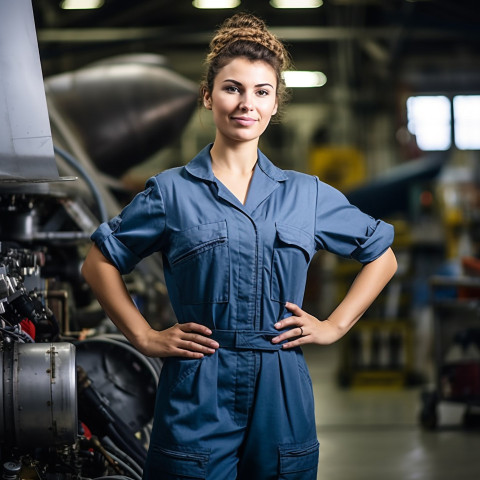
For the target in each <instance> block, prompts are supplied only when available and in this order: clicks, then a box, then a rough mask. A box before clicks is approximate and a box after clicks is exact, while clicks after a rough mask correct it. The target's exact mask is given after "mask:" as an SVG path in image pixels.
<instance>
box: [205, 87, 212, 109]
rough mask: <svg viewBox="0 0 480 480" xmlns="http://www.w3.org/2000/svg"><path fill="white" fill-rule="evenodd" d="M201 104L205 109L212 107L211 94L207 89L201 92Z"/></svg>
mask: <svg viewBox="0 0 480 480" xmlns="http://www.w3.org/2000/svg"><path fill="white" fill-rule="evenodd" d="M203 105H204V107H205V108H206V109H207V110H211V109H212V96H211V95H210V92H208V91H207V90H205V91H204V92H203Z"/></svg>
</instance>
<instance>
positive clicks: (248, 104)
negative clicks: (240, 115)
mask: <svg viewBox="0 0 480 480" xmlns="http://www.w3.org/2000/svg"><path fill="white" fill-rule="evenodd" d="M240 109H241V110H242V111H244V112H250V111H252V110H253V102H252V99H251V97H250V95H244V96H243V98H242V100H241V102H240Z"/></svg>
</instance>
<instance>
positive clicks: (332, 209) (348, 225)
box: [315, 179, 394, 263]
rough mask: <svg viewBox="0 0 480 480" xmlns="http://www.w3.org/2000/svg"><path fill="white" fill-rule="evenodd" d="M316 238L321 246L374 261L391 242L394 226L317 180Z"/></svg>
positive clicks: (341, 253)
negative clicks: (375, 217) (366, 211)
mask: <svg viewBox="0 0 480 480" xmlns="http://www.w3.org/2000/svg"><path fill="white" fill-rule="evenodd" d="M316 209H317V210H316V219H315V222H316V223H315V241H316V247H317V249H318V250H320V249H323V250H327V251H329V252H332V253H335V254H337V255H340V256H342V257H345V258H353V259H355V260H358V261H359V262H361V263H368V262H371V261H372V260H375V259H376V258H378V257H379V256H381V255H382V253H384V252H385V251H386V250H387V249H388V247H389V246H390V245H391V244H392V242H393V237H394V230H393V226H392V225H390V224H388V223H385V222H384V221H382V220H376V219H374V218H372V217H371V216H370V215H367V214H365V213H364V212H362V211H361V210H359V209H358V208H357V207H355V206H354V205H352V204H351V203H350V202H349V201H348V200H347V198H346V197H345V196H344V195H343V194H342V193H341V192H339V191H338V190H336V189H334V188H333V187H331V186H329V185H327V184H325V183H323V182H321V181H320V180H318V179H317V206H316Z"/></svg>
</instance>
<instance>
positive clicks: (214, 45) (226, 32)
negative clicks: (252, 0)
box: [207, 13, 289, 69]
mask: <svg viewBox="0 0 480 480" xmlns="http://www.w3.org/2000/svg"><path fill="white" fill-rule="evenodd" d="M238 41H247V42H253V43H258V44H260V45H262V46H264V47H265V48H267V49H268V50H270V51H271V52H273V54H274V55H275V56H276V57H277V58H278V60H279V61H280V65H281V68H282V69H284V68H286V67H287V65H288V64H289V57H288V53H287V51H286V50H285V47H284V46H283V44H282V42H280V40H279V39H278V38H277V37H276V36H275V35H274V34H273V33H271V32H270V31H269V30H268V28H267V25H266V23H265V22H264V21H263V20H262V19H260V18H258V17H256V16H254V15H251V14H249V13H236V14H234V15H232V16H231V17H230V18H227V19H226V20H225V21H224V22H223V24H222V25H221V26H220V28H219V29H218V30H217V31H216V33H215V35H214V37H213V38H212V41H211V42H210V53H209V54H208V56H207V63H210V62H211V61H212V60H213V59H214V58H215V57H217V56H218V54H219V53H220V52H221V51H222V50H223V49H224V48H225V47H227V46H228V45H230V44H233V43H235V42H238Z"/></svg>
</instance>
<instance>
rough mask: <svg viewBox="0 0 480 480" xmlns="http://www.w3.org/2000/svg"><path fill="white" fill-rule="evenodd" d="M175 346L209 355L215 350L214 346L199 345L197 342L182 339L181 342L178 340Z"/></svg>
mask: <svg viewBox="0 0 480 480" xmlns="http://www.w3.org/2000/svg"><path fill="white" fill-rule="evenodd" d="M177 348H178V349H180V350H185V351H189V352H196V353H203V354H208V355H211V354H212V353H215V351H216V348H213V347H209V346H207V345H201V344H199V343H196V342H192V341H188V340H182V341H181V342H179V343H178V345H177Z"/></svg>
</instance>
